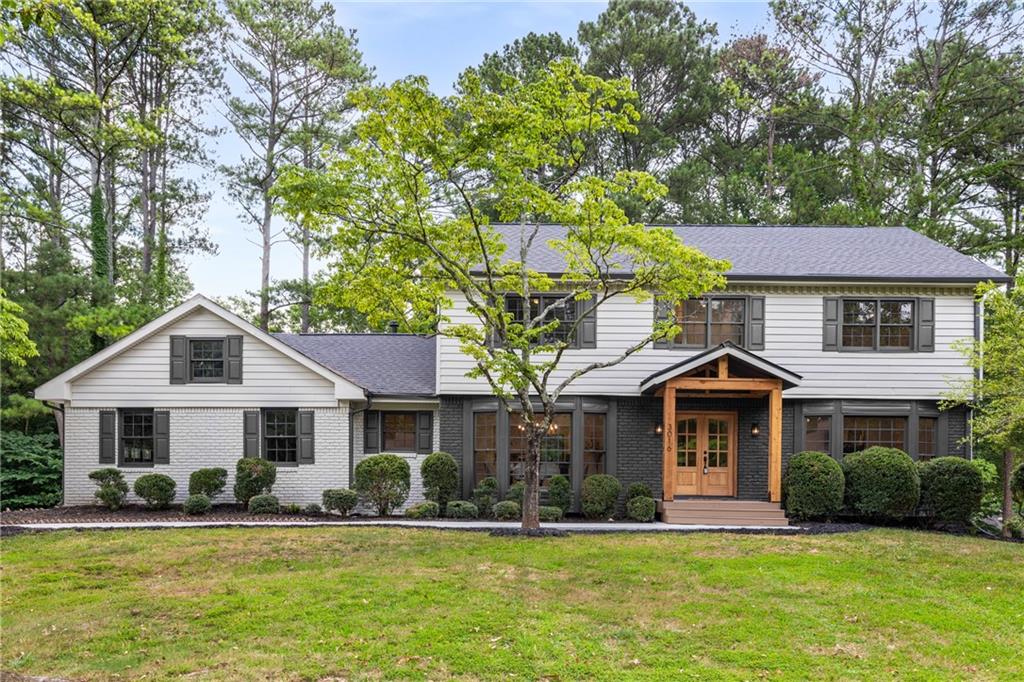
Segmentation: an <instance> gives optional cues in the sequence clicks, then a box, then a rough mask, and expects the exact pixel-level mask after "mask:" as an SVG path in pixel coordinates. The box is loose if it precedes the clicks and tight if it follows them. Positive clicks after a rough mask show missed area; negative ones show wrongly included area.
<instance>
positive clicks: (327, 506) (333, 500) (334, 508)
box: [322, 488, 359, 516]
mask: <svg viewBox="0 0 1024 682" xmlns="http://www.w3.org/2000/svg"><path fill="white" fill-rule="evenodd" d="M322 500H323V503H324V511H328V512H338V513H339V514H341V515H342V516H348V515H349V514H350V513H351V512H352V510H353V509H355V508H356V505H357V504H359V493H357V492H356V491H355V490H349V489H348V488H328V489H327V490H325V491H324V492H323V495H322Z"/></svg>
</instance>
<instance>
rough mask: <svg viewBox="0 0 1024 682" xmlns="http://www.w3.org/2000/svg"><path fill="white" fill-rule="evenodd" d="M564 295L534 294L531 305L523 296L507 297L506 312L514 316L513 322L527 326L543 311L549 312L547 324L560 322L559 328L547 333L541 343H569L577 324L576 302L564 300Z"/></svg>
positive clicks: (545, 320) (530, 300)
mask: <svg viewBox="0 0 1024 682" xmlns="http://www.w3.org/2000/svg"><path fill="white" fill-rule="evenodd" d="M564 298H565V295H564V294H533V295H532V296H530V299H529V303H528V304H527V301H526V300H525V299H523V298H522V297H521V296H507V297H505V311H506V312H507V313H509V314H511V315H512V321H513V322H515V323H518V324H522V325H525V324H526V323H527V322H529V321H530V320H531V319H533V318H535V317H537V316H538V315H540V314H541V312H542V311H545V310H546V311H548V312H547V317H546V318H545V319H544V322H545V324H547V323H550V322H552V321H553V320H558V326H557V327H556V328H554V329H552V330H551V331H549V332H545V333H544V334H543V335H542V336H541V337H540V339H539V342H540V343H559V342H561V343H569V344H570V345H571V344H573V339H572V338H571V337H570V334H571V331H572V326H573V324H574V323H575V322H576V301H575V300H572V299H570V300H568V301H565V300H564Z"/></svg>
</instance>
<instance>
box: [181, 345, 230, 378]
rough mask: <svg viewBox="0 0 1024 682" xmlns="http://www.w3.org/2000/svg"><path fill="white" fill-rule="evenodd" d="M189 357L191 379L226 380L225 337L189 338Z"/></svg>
mask: <svg viewBox="0 0 1024 682" xmlns="http://www.w3.org/2000/svg"><path fill="white" fill-rule="evenodd" d="M188 358H189V359H188V365H189V379H190V380H191V381H194V382H197V383H200V382H210V383H215V382H223V381H224V339H189V342H188Z"/></svg>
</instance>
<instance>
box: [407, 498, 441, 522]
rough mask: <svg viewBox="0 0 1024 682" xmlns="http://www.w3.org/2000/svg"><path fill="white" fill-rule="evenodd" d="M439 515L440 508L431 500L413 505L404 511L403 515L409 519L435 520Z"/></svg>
mask: <svg viewBox="0 0 1024 682" xmlns="http://www.w3.org/2000/svg"><path fill="white" fill-rule="evenodd" d="M440 513H441V508H440V507H438V506H437V502H434V501H433V500H427V501H426V502H420V503H419V504H414V505H412V506H411V507H409V508H408V509H406V510H405V515H406V516H407V517H408V518H410V519H436V518H437V517H438V515H439V514H440Z"/></svg>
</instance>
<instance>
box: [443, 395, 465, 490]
mask: <svg viewBox="0 0 1024 682" xmlns="http://www.w3.org/2000/svg"><path fill="white" fill-rule="evenodd" d="M439 415H440V416H439V419H440V422H441V450H442V451H444V452H447V453H448V454H450V455H451V456H452V457H454V458H455V463H456V464H458V465H459V480H460V481H461V480H462V456H463V454H464V453H463V443H462V440H463V439H462V398H447V397H444V398H441V409H440V410H439ZM466 447H468V444H467V446H466ZM459 489H460V490H461V489H462V488H461V487H460V488H459Z"/></svg>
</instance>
